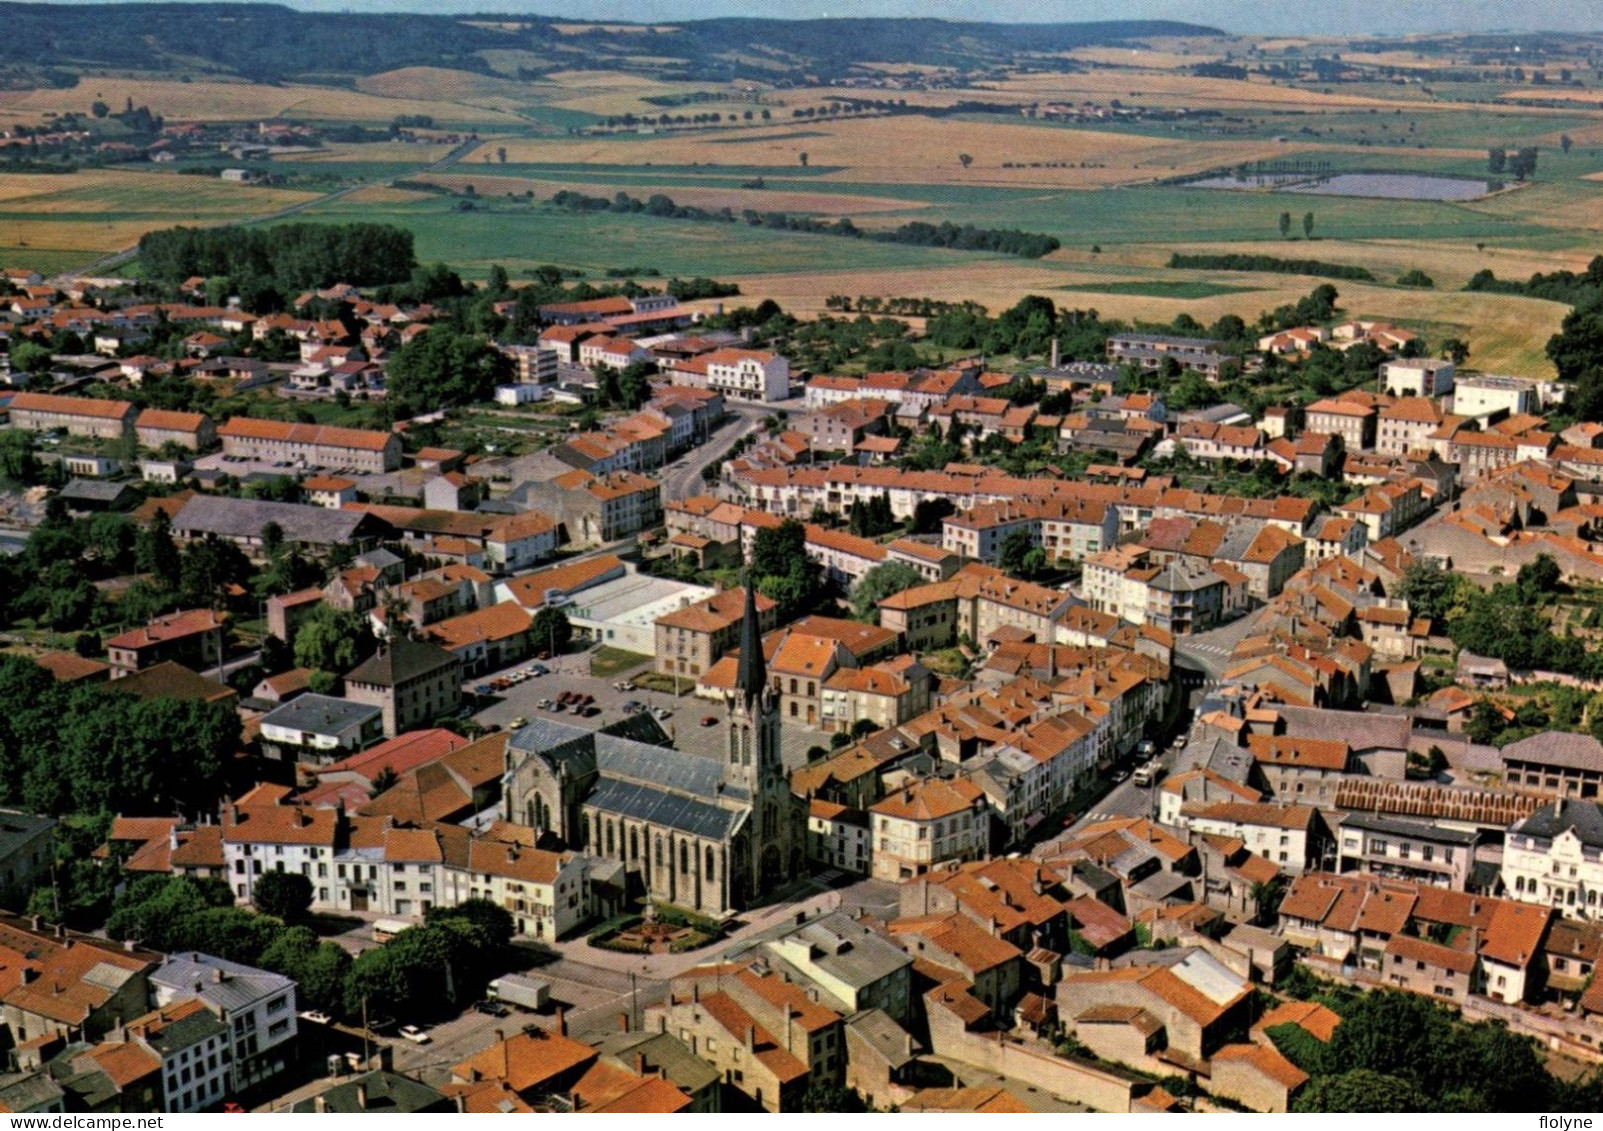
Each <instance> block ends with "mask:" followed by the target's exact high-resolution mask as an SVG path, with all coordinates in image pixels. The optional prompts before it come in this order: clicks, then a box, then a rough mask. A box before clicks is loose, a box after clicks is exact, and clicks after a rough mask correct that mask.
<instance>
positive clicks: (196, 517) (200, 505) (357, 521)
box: [173, 495, 389, 546]
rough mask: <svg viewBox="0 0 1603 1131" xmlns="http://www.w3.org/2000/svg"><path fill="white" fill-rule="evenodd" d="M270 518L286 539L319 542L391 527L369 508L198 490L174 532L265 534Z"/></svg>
mask: <svg viewBox="0 0 1603 1131" xmlns="http://www.w3.org/2000/svg"><path fill="white" fill-rule="evenodd" d="M270 522H276V523H277V524H278V526H279V528H280V529H281V530H283V532H284V540H285V541H286V542H303V543H306V544H309V545H315V546H333V545H336V544H339V543H342V542H350V541H353V540H355V539H357V538H365V537H373V536H377V535H378V534H381V533H383V532H384V531H387V530H388V529H389V524H388V523H386V522H384V521H383V520H382V519H379V518H375V517H374V516H373V515H371V514H368V513H366V512H365V511H343V510H330V509H329V508H328V507H310V506H303V505H302V504H300V503H273V502H265V501H263V500H259V499H231V498H227V497H225V496H222V495H195V496H194V497H192V498H191V499H190V500H189V501H188V502H186V503H185V504H184V505H183V506H182V507H181V508H180V509H179V511H178V513H177V514H176V515H174V516H173V532H174V533H176V534H179V535H181V536H185V537H195V536H197V535H203V534H215V535H217V536H218V537H219V538H260V537H261V534H262V528H263V527H265V526H266V525H267V524H268V523H270Z"/></svg>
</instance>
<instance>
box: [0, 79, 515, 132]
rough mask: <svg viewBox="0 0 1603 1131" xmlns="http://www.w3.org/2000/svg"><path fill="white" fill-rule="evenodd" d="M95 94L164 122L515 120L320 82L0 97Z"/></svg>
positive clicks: (154, 85)
mask: <svg viewBox="0 0 1603 1131" xmlns="http://www.w3.org/2000/svg"><path fill="white" fill-rule="evenodd" d="M97 97H99V98H103V99H104V100H105V101H106V102H109V103H111V104H113V105H117V104H120V103H122V102H123V101H124V100H125V99H127V98H132V99H133V100H134V103H135V104H136V105H141V106H149V107H150V108H151V110H152V111H153V112H155V113H157V114H160V115H162V116H163V117H165V118H167V119H168V120H169V121H190V120H200V119H205V120H209V121H249V120H252V119H256V118H273V117H287V118H316V119H329V120H333V121H353V122H388V121H390V120H391V119H393V118H394V117H395V116H396V115H398V114H427V115H429V116H431V117H433V118H435V119H436V120H438V121H442V122H461V121H495V120H505V121H507V122H508V123H509V124H510V123H515V122H518V121H520V119H519V118H518V117H517V116H516V115H514V114H507V113H503V112H501V111H498V110H493V109H487V110H481V109H478V108H476V107H475V108H470V107H466V106H462V105H459V104H457V103H453V102H450V101H444V100H439V99H425V98H383V97H378V96H375V95H372V94H363V93H361V92H360V91H350V90H334V89H332V88H329V87H321V86H296V85H285V86H266V85H263V84H257V83H246V82H237V83H235V82H189V83H184V82H176V81H172V80H167V79H139V80H134V79H120V78H112V77H108V76H90V77H88V78H86V79H80V80H79V83H78V85H77V86H75V87H72V88H70V89H67V90H54V89H50V90H30V91H22V92H18V93H17V94H15V95H11V96H8V97H6V98H5V99H4V100H3V101H0V106H3V107H4V108H5V109H7V110H11V111H13V112H18V113H34V114H42V113H44V112H45V111H47V110H54V111H57V112H58V113H59V112H63V111H68V110H76V111H78V112H80V113H81V112H83V111H85V110H87V109H88V108H89V105H90V103H92V102H93V101H94V100H95V99H96V98H97Z"/></svg>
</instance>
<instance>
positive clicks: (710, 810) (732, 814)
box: [585, 758, 746, 840]
mask: <svg viewBox="0 0 1603 1131" xmlns="http://www.w3.org/2000/svg"><path fill="white" fill-rule="evenodd" d="M701 760H702V761H706V762H712V759H710V758H705V759H701ZM713 764H714V766H716V765H717V763H713ZM585 804H586V805H589V806H592V807H594V808H596V809H600V810H601V811H603V812H606V813H616V814H618V815H619V816H620V817H632V818H634V819H635V820H639V821H645V822H647V823H650V824H655V825H665V826H667V827H668V828H671V829H678V830H679V831H680V832H683V833H686V834H688V835H690V836H700V837H706V838H708V839H709V840H722V839H723V838H725V837H727V836H728V835H730V834H731V833H733V832H734V831H735V829H736V828H738V827H739V825H740V823H741V822H742V821H743V820H744V819H745V816H746V815H745V813H743V812H740V811H739V810H735V809H720V808H719V807H718V806H716V805H711V804H708V803H707V802H705V801H697V800H696V799H695V798H693V797H686V796H684V795H683V794H679V793H670V792H668V791H667V790H663V789H654V788H652V787H651V786H649V785H639V784H637V783H635V782H629V781H619V780H618V779H616V778H602V779H601V780H600V781H599V782H597V783H596V788H595V789H594V791H592V792H591V794H590V796H589V797H587V798H585Z"/></svg>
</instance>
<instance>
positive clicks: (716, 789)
mask: <svg viewBox="0 0 1603 1131" xmlns="http://www.w3.org/2000/svg"><path fill="white" fill-rule="evenodd" d="M752 604H753V598H752V591H751V588H750V587H748V588H747V595H746V605H747V608H746V611H745V620H744V622H743V623H742V625H741V649H740V663H739V671H738V675H737V678H736V680H735V689H734V691H733V693H732V694H731V695H730V696H729V697H728V699H727V701H726V713H727V719H726V732H727V737H728V742H727V744H726V746H725V749H724V752H723V755H722V757H721V758H704V757H700V756H697V755H695V754H687V753H684V752H683V751H679V750H674V749H673V748H671V747H667V746H658V745H653V744H651V743H649V742H641V741H637V740H634V739H631V738H627V737H623V736H621V735H618V734H613V733H608V732H607V731H605V730H603V731H592V730H586V729H584V728H582V727H575V726H569V725H567V724H565V723H559V722H554V721H551V720H546V719H541V720H537V721H536V722H533V723H531V724H530V725H529V726H526V727H524V728H522V729H521V730H519V731H518V732H516V733H515V734H513V735H512V736H511V738H510V739H509V740H508V742H507V772H506V778H505V783H504V791H503V796H504V798H505V801H504V804H505V812H504V816H505V817H506V819H507V820H509V821H515V822H518V823H520V824H526V825H529V826H531V827H533V828H534V829H535V830H536V833H537V834H540V835H547V834H548V835H549V836H551V837H553V838H555V839H556V840H557V841H560V842H561V844H562V845H563V846H564V847H567V848H571V849H575V850H578V851H583V852H587V853H589V854H591V855H593V856H598V857H602V858H604V859H610V860H617V861H619V862H621V863H622V864H623V866H624V868H625V870H626V872H627V873H628V874H629V876H630V879H631V881H632V882H631V889H632V890H639V891H642V892H643V893H644V894H645V895H646V896H647V897H649V898H650V899H652V900H654V901H657V902H661V903H668V904H672V905H674V906H676V907H682V908H686V909H688V910H691V911H695V912H698V913H700V914H703V915H707V916H710V917H714V918H718V917H722V916H724V915H727V914H729V913H731V912H734V911H738V910H740V909H742V908H745V907H750V906H753V905H754V904H759V903H762V902H764V901H765V899H766V897H767V896H768V895H769V894H770V893H772V892H774V891H775V890H776V889H778V888H780V887H782V886H784V885H785V884H786V883H788V882H790V881H791V880H793V879H795V878H797V877H798V876H800V875H801V874H802V873H803V871H804V869H805V866H806V865H805V855H806V854H805V837H806V824H807V822H806V802H805V801H804V800H802V799H801V798H799V797H797V796H795V795H794V794H793V793H791V791H790V780H789V776H788V775H787V774H786V773H785V767H784V764H783V762H782V760H781V758H780V746H779V703H778V697H777V695H776V694H775V692H774V691H773V689H772V688H771V687H768V686H766V684H767V679H766V673H765V671H764V663H763V653H762V640H761V637H760V635H759V631H758V623H757V614H756V610H755V609H754V608H753V607H752Z"/></svg>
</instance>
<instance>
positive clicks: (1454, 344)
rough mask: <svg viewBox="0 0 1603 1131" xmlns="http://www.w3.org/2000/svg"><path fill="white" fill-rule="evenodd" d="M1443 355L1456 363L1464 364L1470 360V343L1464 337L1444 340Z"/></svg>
mask: <svg viewBox="0 0 1603 1131" xmlns="http://www.w3.org/2000/svg"><path fill="white" fill-rule="evenodd" d="M1442 357H1444V358H1446V359H1447V360H1448V361H1450V362H1452V363H1453V364H1454V365H1463V364H1464V362H1466V361H1468V360H1469V343H1468V342H1466V341H1464V339H1462V338H1447V339H1445V340H1444V341H1443V342H1442Z"/></svg>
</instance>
